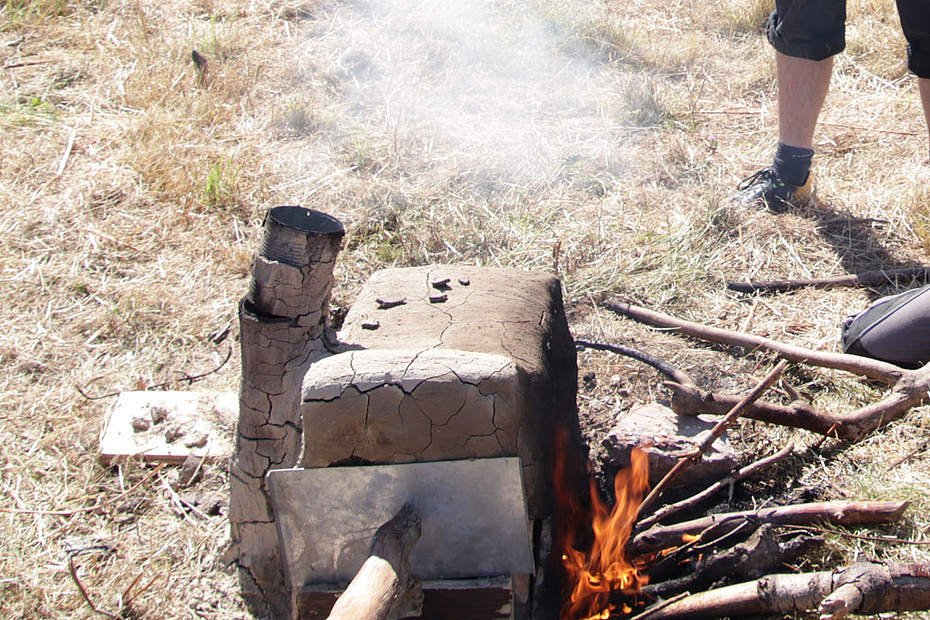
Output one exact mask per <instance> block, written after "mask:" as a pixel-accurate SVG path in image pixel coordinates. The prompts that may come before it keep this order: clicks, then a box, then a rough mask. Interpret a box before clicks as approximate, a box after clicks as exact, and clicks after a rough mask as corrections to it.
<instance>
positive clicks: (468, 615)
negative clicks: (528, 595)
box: [297, 577, 513, 620]
mask: <svg viewBox="0 0 930 620" xmlns="http://www.w3.org/2000/svg"><path fill="white" fill-rule="evenodd" d="M340 592H341V590H338V589H335V588H326V587H320V586H315V587H314V586H310V587H306V588H304V589H303V590H301V591H300V593H299V594H298V595H297V618H298V620H316V619H318V618H319V619H322V618H326V617H327V616H329V612H330V610H331V609H332V608H333V605H334V604H335V602H336V599H337V598H338V597H339V594H340ZM512 603H513V594H512V592H511V586H510V578H509V577H492V578H487V579H458V580H441V581H425V582H423V614H422V615H421V616H420V617H421V618H429V619H430V620H477V619H481V620H491V619H497V618H500V619H505V618H511V617H512Z"/></svg>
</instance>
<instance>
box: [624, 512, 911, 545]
mask: <svg viewBox="0 0 930 620" xmlns="http://www.w3.org/2000/svg"><path fill="white" fill-rule="evenodd" d="M909 505H910V502H906V501H905V502H851V501H834V502H815V503H810V504H794V505H790V506H773V507H772V508H763V509H761V510H743V511H740V512H729V513H724V514H716V515H710V516H708V517H702V518H700V519H694V520H692V521H685V522H682V523H673V524H671V525H654V526H652V527H651V528H649V529H648V530H646V531H645V532H642V533H640V534H637V535H636V536H635V537H633V538H632V539H630V541H629V543H627V552H628V553H629V554H630V555H631V556H632V557H637V556H640V555H643V554H646V553H649V552H651V551H658V550H660V549H666V548H668V547H672V546H675V545H678V544H680V543H681V537H682V536H683V535H685V534H697V533H700V532H702V531H704V530H706V529H707V528H708V527H710V526H712V525H720V526H721V528H722V530H723V529H726V527H730V526H732V527H734V528H735V527H737V526H738V525H739V524H740V523H742V522H743V521H745V520H747V519H752V520H755V521H758V522H760V523H772V524H775V525H788V524H790V525H806V524H809V523H818V522H826V523H832V524H834V525H861V524H875V523H893V522H895V521H897V520H898V519H900V518H901V515H902V514H903V513H904V511H905V510H907V507H908V506H909ZM722 530H721V531H722ZM721 535H722V534H721Z"/></svg>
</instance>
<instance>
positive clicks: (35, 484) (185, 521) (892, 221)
mask: <svg viewBox="0 0 930 620" xmlns="http://www.w3.org/2000/svg"><path fill="white" fill-rule="evenodd" d="M768 10H769V8H768V4H767V3H766V2H761V1H760V0H751V1H750V2H739V1H737V0H702V1H701V2H661V1H658V0H633V1H631V2H627V3H618V2H605V1H602V0H486V1H483V2H463V3H455V2H442V1H440V0H425V1H422V2H413V1H412V0H394V1H390V0H371V1H370V2H366V1H363V0H357V1H356V0H347V1H346V2H335V1H331V0H303V1H302V0H165V1H163V2H159V3H152V2H147V1H145V0H4V1H3V2H2V3H0V208H2V212H3V217H2V219H0V231H2V233H0V283H2V303H0V395H2V402H3V405H2V409H0V445H2V450H0V498H2V499H0V534H2V537H3V541H4V542H3V544H2V546H0V615H2V616H3V617H8V618H90V617H96V616H98V615H100V614H98V613H96V612H95V611H94V610H93V609H91V607H90V606H89V605H88V603H87V602H86V601H85V600H84V598H83V597H82V595H81V593H80V592H79V590H78V584H79V583H80V584H81V585H82V586H83V588H84V589H85V591H86V594H87V596H88V597H89V598H90V599H91V600H92V601H93V603H94V604H95V605H96V606H97V607H98V608H99V609H100V610H102V611H106V612H109V613H113V614H117V613H120V614H122V615H123V616H124V617H127V618H192V617H197V618H246V617H250V616H248V613H247V612H246V611H245V609H244V608H243V607H242V605H241V604H240V602H239V600H238V598H237V596H236V594H235V587H236V584H235V579H234V576H233V575H232V574H231V573H229V572H227V571H224V570H223V564H222V553H223V544H224V540H225V537H226V518H225V513H221V514H219V515H216V516H209V517H208V518H205V519H204V518H200V517H198V516H196V515H194V514H191V513H189V512H183V511H180V510H179V509H177V507H176V505H175V503H173V499H172V495H171V494H170V493H169V491H168V483H169V481H170V480H169V479H170V476H171V472H170V471H169V469H164V470H157V471H156V470H152V469H151V468H146V467H144V466H142V465H140V464H139V463H136V462H124V463H120V464H118V465H116V466H113V467H103V466H101V465H100V464H99V463H98V462H97V459H96V449H97V438H98V433H99V431H100V428H101V425H102V422H103V419H104V415H105V412H106V410H107V408H108V407H109V406H111V405H112V402H113V398H112V397H102V398H96V397H97V396H104V395H107V394H112V393H114V392H119V391H121V390H132V389H142V388H145V387H147V386H154V385H166V386H168V387H172V388H176V389H187V388H188V387H191V388H192V389H218V390H235V389H236V388H237V382H238V362H237V359H238V351H237V350H236V349H235V347H236V343H235V342H234V338H235V332H236V325H235V309H236V303H237V301H238V299H239V298H240V297H241V296H242V295H243V294H244V293H245V290H246V287H247V275H248V267H249V260H250V257H251V253H252V251H253V250H254V249H255V244H256V239H257V235H258V231H259V227H260V223H261V218H262V216H263V214H264V212H265V210H266V209H267V208H269V207H271V206H275V205H280V204H301V205H304V206H308V207H312V208H315V209H319V210H321V211H325V212H328V213H330V214H332V215H334V216H336V217H339V218H340V219H342V220H343V221H344V222H345V223H346V225H347V228H348V236H347V239H346V246H345V249H344V250H343V253H342V255H341V261H340V266H339V269H338V272H337V278H338V284H337V290H336V293H335V305H336V306H337V307H339V308H345V307H347V306H348V305H350V304H351V303H352V300H353V297H354V295H355V293H356V291H357V289H358V287H359V286H360V284H361V283H362V282H364V281H365V280H366V279H367V277H368V275H369V274H370V273H372V272H373V271H374V270H377V269H379V268H382V267H385V266H409V265H419V264H426V263H433V262H453V263H467V264H482V265H494V266H498V265H499V266H505V267H516V268H526V269H542V270H557V271H558V274H559V275H560V276H561V277H562V279H563V282H564V285H565V293H566V295H565V296H566V300H567V304H568V307H569V313H570V318H571V322H572V329H573V331H574V333H575V335H576V336H585V337H588V338H597V339H601V340H608V341H615V342H622V343H625V344H628V345H632V346H635V347H638V348H641V349H644V350H647V351H649V352H652V353H654V354H658V355H661V356H664V357H666V358H667V359H669V360H671V361H673V362H675V363H676V364H679V365H681V366H682V367H683V368H685V369H686V370H688V371H689V372H691V373H692V374H693V376H695V377H696V378H697V379H698V380H699V381H700V382H702V384H703V386H704V387H709V388H718V389H729V390H734V391H735V390H743V389H746V388H748V387H749V386H750V385H752V384H753V383H754V380H755V378H758V377H760V376H761V375H762V374H764V372H765V370H766V368H768V365H767V362H768V361H767V360H765V359H764V358H760V357H758V356H754V355H750V354H746V353H744V352H742V351H724V350H722V349H721V348H720V347H711V346H707V345H704V344H701V343H697V342H693V341H687V340H683V339H681V338H677V337H675V336H672V335H669V334H663V333H657V332H654V331H651V330H648V329H646V328H644V327H642V326H639V325H636V324H633V323H631V322H629V321H623V320H620V319H618V318H616V317H614V316H611V315H610V314H609V313H608V312H606V311H604V310H603V309H600V308H599V307H598V304H597V302H598V300H599V299H602V298H604V297H605V296H613V295H616V296H620V297H623V298H625V299H629V300H632V301H637V302H639V303H642V304H644V305H648V306H650V307H654V308H657V309H661V310H664V311H666V312H669V313H672V314H677V315H681V316H684V317H686V318H690V319H693V320H698V321H702V322H708V323H711V324H714V325H717V326H721V327H727V328H731V329H744V330H748V331H752V332H753V333H757V334H761V335H765V336H769V337H772V338H777V339H783V340H785V341H788V342H792V343H795V344H800V345H803V346H807V347H811V348H818V349H824V350H837V349H838V331H839V323H840V320H841V319H842V317H843V316H845V315H846V314H848V313H851V312H854V311H856V310H858V309H860V308H862V307H863V306H864V305H865V304H867V303H868V301H869V300H870V299H871V298H873V297H874V296H876V295H878V294H886V293H889V292H892V289H891V288H886V289H882V290H875V291H872V290H855V289H837V290H831V291H819V290H816V291H815V290H805V291H799V292H797V293H793V294H783V295H776V296H769V297H758V298H747V297H743V296H739V295H736V294H733V293H729V292H728V291H727V290H726V287H725V281H726V280H728V279H731V280H734V279H745V278H758V279H781V278H797V277H818V276H828V275H839V274H844V273H854V272H858V271H863V270H871V269H881V268H891V267H899V266H906V265H916V264H924V263H926V262H927V259H926V253H927V249H928V248H930V205H928V201H927V198H928V190H927V187H928V186H927V180H928V164H927V154H928V140H927V135H926V128H925V127H924V124H923V117H922V114H921V109H920V105H919V98H918V96H917V91H916V85H915V83H914V79H913V78H912V76H910V75H909V74H908V73H907V70H906V67H905V62H904V41H903V38H902V37H901V35H900V33H899V29H898V24H897V16H896V14H895V13H894V9H893V3H890V2H879V1H877V0H852V1H851V2H850V9H849V33H848V36H849V44H848V49H847V51H846V53H844V54H843V55H841V56H840V57H839V59H838V60H837V64H836V70H835V73H834V77H833V83H832V86H831V92H830V95H829V97H828V101H827V107H826V110H825V112H824V114H823V116H822V121H823V124H822V125H821V127H820V128H819V130H818V135H817V138H816V140H817V149H818V155H817V157H816V159H815V174H816V175H817V178H818V180H819V196H820V202H819V206H818V208H817V209H815V210H813V211H811V212H808V213H804V214H800V215H797V214H785V215H773V214H770V213H764V212H755V211H751V212H750V211H735V210H733V209H730V208H728V206H727V198H728V197H729V196H730V195H731V194H732V193H733V191H734V188H735V186H736V183H737V182H738V180H739V179H740V178H742V177H744V176H748V175H749V174H750V173H752V172H754V171H755V170H756V169H758V168H759V167H761V166H762V165H764V164H766V163H767V162H768V161H769V159H770V157H771V153H772V150H773V148H774V142H775V134H774V123H775V101H774V85H773V67H772V51H771V49H770V48H769V47H768V46H767V44H766V43H765V42H764V37H763V35H762V31H761V24H762V21H763V19H764V17H765V15H766V14H767V13H768ZM192 50H197V51H198V52H199V53H200V54H202V55H203V56H204V57H206V58H207V60H208V64H207V68H206V70H205V71H200V70H198V68H197V67H196V66H195V64H194V63H193V62H192ZM836 216H853V217H863V218H878V219H881V220H884V221H886V223H884V224H881V225H876V224H868V223H867V224H855V225H848V226H841V227H839V228H829V229H824V228H821V227H819V226H818V224H819V223H820V222H822V221H823V220H825V219H829V218H831V217H836ZM901 288H903V285H902V287H901ZM230 322H232V323H233V337H232V338H230V339H229V340H227V341H226V342H224V343H222V344H219V345H215V344H213V343H212V341H211V339H210V334H211V333H213V332H214V331H216V330H218V329H222V328H223V327H224V326H226V325H227V324H229V323H230ZM230 343H232V345H230ZM229 346H233V355H232V358H231V360H230V362H229V363H228V364H226V365H225V366H223V367H222V369H221V370H220V371H219V372H216V373H214V374H209V375H208V376H207V377H206V378H205V379H203V380H202V381H200V382H198V383H197V384H196V385H194V386H189V385H188V383H187V382H185V381H184V378H185V377H186V376H188V375H193V374H198V373H201V372H204V371H209V370H210V369H212V368H214V367H215V366H216V365H217V363H218V362H219V361H221V360H222V359H223V357H224V356H225V354H226V351H227V348H228V347H229ZM579 361H580V365H581V372H582V374H585V373H594V375H593V376H594V380H593V381H586V382H584V383H582V384H581V385H580V401H579V402H580V405H581V408H582V413H583V415H584V416H585V419H586V420H587V422H588V428H589V434H590V437H591V442H592V447H593V448H594V450H595V453H596V451H597V441H598V439H599V437H600V434H601V433H603V431H604V430H605V428H606V426H607V425H609V423H610V421H611V420H612V419H613V418H614V417H615V416H617V415H619V414H622V413H623V412H624V411H626V410H628V409H629V408H630V407H631V406H633V405H635V404H637V403H640V402H646V401H649V400H651V399H653V398H660V397H662V395H663V393H662V389H661V387H660V386H659V377H658V375H657V374H656V373H655V372H654V371H652V370H651V369H648V368H645V367H643V366H641V365H639V364H638V363H636V362H633V361H631V360H627V359H623V358H616V357H610V356H609V355H608V354H604V353H592V352H582V353H580V358H579ZM613 377H616V378H614V379H613V380H611V379H612V378H613ZM788 380H790V381H791V382H792V383H793V384H794V385H795V387H796V388H797V389H799V390H800V391H801V392H802V393H804V394H805V395H807V396H808V397H810V398H812V399H813V400H814V401H815V402H816V403H817V404H818V405H819V406H822V407H824V408H829V409H831V410H833V409H836V410H843V409H848V408H851V407H853V406H855V405H856V404H861V403H863V402H865V401H866V400H867V399H870V398H875V397H876V396H877V394H878V392H877V391H876V390H875V389H874V388H873V387H870V386H868V385H866V384H864V383H863V382H861V381H858V380H855V379H853V378H849V377H845V376H842V375H839V374H837V373H832V372H826V371H821V370H816V369H802V368H794V369H792V370H791V371H790V372H789V374H788ZM78 388H80V390H82V391H83V393H84V394H85V395H86V396H85V395H82V394H81V393H80V392H79V390H78ZM88 397H90V398H88ZM928 424H930V411H928V409H927V408H920V409H918V410H915V411H913V412H912V413H911V414H910V415H909V416H908V417H907V418H905V419H903V420H900V421H897V422H895V423H894V424H892V425H891V426H890V427H889V428H887V429H885V430H883V431H881V432H880V433H878V434H876V435H875V436H873V437H871V438H869V439H867V440H866V441H863V442H861V443H859V444H857V445H853V446H848V445H840V444H833V443H830V442H827V443H826V444H825V445H824V446H823V447H821V448H820V449H812V450H809V451H807V452H804V453H803V455H802V456H801V457H799V458H798V459H797V460H796V461H795V462H794V463H793V464H792V465H791V466H790V467H787V468H786V469H785V471H783V472H780V474H779V476H778V478H779V482H780V484H775V483H764V482H760V483H758V484H757V485H756V487H754V488H753V489H752V490H753V492H755V493H756V495H755V496H754V497H755V498H756V499H757V501H759V502H762V501H765V500H766V498H767V497H771V496H778V497H782V498H783V497H789V496H791V495H792V493H796V494H803V495H805V496H813V497H817V498H822V499H836V498H849V499H857V498H860V499H866V498H875V499H877V498H881V499H911V500H912V501H913V502H914V505H913V507H912V508H911V510H910V512H909V513H908V514H909V516H908V518H907V521H906V522H905V523H904V524H902V525H900V526H896V527H894V528H886V529H885V530H882V531H878V532H876V530H869V531H863V532H861V533H863V534H866V533H871V534H875V533H879V534H882V535H885V536H892V535H894V536H902V537H908V538H913V539H920V540H923V539H924V537H925V530H926V528H927V527H928V526H930V523H928V519H927V516H926V515H927V508H928V506H930V496H928V492H927V488H928V482H930V466H928V465H927V445H928V444H927V438H926V437H927V426H928ZM789 437H793V438H795V439H796V440H797V441H799V442H800V443H801V444H802V445H804V446H811V445H814V444H815V443H816V442H817V438H816V437H812V436H809V435H806V434H804V433H792V432H788V431H786V430H783V429H771V428H765V427H763V426H762V425H761V424H753V423H745V424H743V425H742V426H741V428H740V429H739V430H738V431H737V433H736V441H737V443H738V444H739V446H740V447H741V448H742V449H744V450H745V454H746V457H747V459H748V458H751V457H755V456H759V455H760V454H761V453H763V452H765V451H771V450H772V449H774V448H776V447H779V446H780V445H781V444H782V443H783V442H785V441H787V440H788V438H789ZM908 455H912V456H911V458H908V459H906V460H904V461H903V462H901V463H900V465H897V466H895V467H893V468H892V467H891V465H892V464H893V463H896V462H897V461H899V460H900V459H902V458H903V457H905V456H908ZM206 474H207V475H206V477H205V479H204V480H203V481H202V482H201V483H199V484H198V485H197V486H196V487H195V488H194V489H193V490H194V491H197V492H207V491H218V492H221V493H223V492H225V472H224V471H223V467H221V466H216V467H213V468H210V469H208V471H207V472H206ZM830 540H831V543H832V547H831V548H830V550H829V551H828V552H827V553H826V554H825V556H824V557H822V558H816V559H812V560H811V562H812V563H816V562H823V563H828V562H833V563H842V562H844V561H847V560H848V559H850V558H852V557H855V556H856V555H857V554H866V555H868V556H869V557H872V558H879V559H881V558H896V559H913V560H923V561H927V559H928V555H927V551H925V549H926V548H925V547H917V546H908V545H897V544H889V543H887V542H876V541H874V540H864V539H863V540H860V539H853V538H850V537H848V536H845V535H844V534H837V535H831V536H830ZM69 558H70V561H71V567H73V570H74V575H75V576H76V577H77V578H75V577H74V576H72V572H71V569H70V567H69ZM801 568H804V567H801ZM915 616H916V615H915Z"/></svg>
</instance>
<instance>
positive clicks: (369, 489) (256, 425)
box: [230, 207, 580, 619]
mask: <svg viewBox="0 0 930 620" xmlns="http://www.w3.org/2000/svg"><path fill="white" fill-rule="evenodd" d="M278 210H283V211H278ZM295 210H296V211H295ZM265 237H266V238H265V240H264V241H263V243H262V249H261V250H260V251H259V253H258V254H257V255H256V259H255V263H254V267H253V285H252V288H251V289H250V292H249V295H248V297H247V298H246V299H245V300H244V301H243V303H242V304H241V305H240V326H241V329H242V358H243V381H242V390H241V394H240V401H241V402H240V421H239V433H238V445H237V448H236V450H235V453H234V456H233V459H232V462H231V476H230V478H231V498H230V520H231V531H232V537H233V544H234V549H235V553H236V557H237V562H238V566H239V570H240V582H241V585H242V589H243V593H244V594H245V595H246V596H247V597H249V598H250V599H251V600H252V601H253V602H256V603H257V604H262V605H265V606H267V607H268V608H270V610H271V611H272V612H273V613H274V614H275V615H277V616H281V617H288V616H289V617H292V618H298V617H299V618H315V617H326V615H327V614H328V612H329V609H330V608H331V606H332V604H333V601H334V600H335V597H336V596H337V594H338V592H339V590H340V588H341V587H343V586H344V585H345V582H346V580H347V579H351V574H352V573H353V571H354V570H357V568H358V565H359V564H360V563H361V562H362V561H363V560H364V557H365V554H366V552H367V545H368V543H369V542H370V540H371V535H372V534H373V533H374V530H375V529H376V528H377V527H378V526H379V525H380V524H381V522H383V521H386V520H388V519H390V517H391V516H392V515H393V514H394V512H396V511H397V509H399V508H400V505H401V504H403V503H404V501H413V503H414V504H416V503H419V505H420V511H421V512H422V513H423V514H422V515H421V518H422V519H423V536H422V538H421V540H420V541H418V542H417V544H416V545H415V546H414V548H413V552H412V554H411V558H410V561H411V569H412V572H413V574H414V576H416V577H420V578H421V579H423V602H422V608H421V609H420V610H419V611H418V612H412V613H420V614H421V617H424V618H450V619H451V618H540V619H541V618H549V617H556V615H557V610H558V599H559V592H558V589H559V588H558V584H557V583H556V582H557V578H556V573H557V572H558V568H557V565H558V559H557V558H555V559H554V558H553V557H552V555H553V554H552V547H553V545H552V530H553V497H552V484H551V476H552V467H553V465H554V458H555V455H554V454H553V452H554V445H555V442H554V438H555V436H556V435H557V434H562V435H563V436H567V437H569V438H570V439H571V441H570V442H569V445H576V446H579V445H580V439H579V437H580V433H579V431H578V417H577V408H576V402H575V396H576V386H577V365H576V357H575V348H574V343H573V340H572V337H571V334H570V332H569V329H568V325H567V321H566V318H565V314H564V310H563V305H562V296H561V285H560V283H559V281H558V279H557V278H555V277H554V276H552V275H550V274H544V273H537V272H524V271H516V270H505V269H488V268H478V267H466V266H451V265H433V266H425V267H415V268H405V269H387V270H383V271H379V272H377V273H375V274H374V275H373V276H372V277H371V278H370V279H369V281H368V282H367V283H366V284H365V285H364V287H363V288H362V289H361V291H360V292H359V294H358V297H357V299H356V301H355V302H354V304H353V306H352V308H351V310H350V311H349V313H348V315H347V316H346V318H345V322H344V325H343V327H342V329H341V331H340V332H339V333H338V337H336V335H335V334H333V333H331V332H330V330H328V328H327V325H326V318H327V315H328V304H329V296H330V291H331V290H332V272H333V264H334V262H335V256H336V253H337V252H338V249H339V244H340V242H341V237H342V228H341V225H339V224H338V222H336V221H335V220H332V218H328V216H323V215H322V214H319V213H317V212H312V211H309V210H305V209H304V210H300V208H298V207H278V208H276V209H272V210H271V211H270V212H269V215H268V217H267V218H266V223H265ZM269 237H273V238H272V239H271V240H269ZM281 237H283V239H284V240H285V242H286V243H283V244H282V242H280V241H276V240H275V238H281ZM282 247H283V248H284V249H283V250H282V249H281V248H282ZM295 248H296V249H295ZM282 294H283V295H284V296H285V297H289V298H291V299H290V300H289V299H285V300H283V301H282V300H281V299H279V298H280V296H281V295H282ZM295 300H296V301H295ZM280 348H283V349H284V351H278V350H276V349H280ZM379 520H380V522H379ZM418 571H419V572H420V573H421V574H419V575H418V574H417V572H418Z"/></svg>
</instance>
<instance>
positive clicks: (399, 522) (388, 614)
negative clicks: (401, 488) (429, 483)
mask: <svg viewBox="0 0 930 620" xmlns="http://www.w3.org/2000/svg"><path fill="white" fill-rule="evenodd" d="M419 538H420V518H419V516H417V513H416V511H415V510H414V508H413V506H411V505H410V504H404V506H403V508H401V509H400V511H399V512H398V513H397V514H396V515H395V516H394V518H393V519H391V520H390V521H388V522H387V523H385V524H384V525H382V526H381V527H380V528H378V531H377V532H376V533H375V536H374V538H373V539H372V543H371V551H370V553H369V556H368V559H367V560H365V562H364V564H362V567H361V568H360V569H359V571H358V573H357V574H356V575H355V577H354V578H353V579H352V581H351V583H349V587H348V588H346V591H345V592H343V594H342V596H340V597H339V598H338V599H337V600H336V604H335V605H333V609H332V611H331V612H330V614H329V617H328V618H329V620H387V619H388V618H401V617H409V614H412V615H415V616H419V615H421V611H420V609H421V608H422V605H423V591H422V589H421V585H420V582H419V580H418V579H415V578H413V577H412V576H411V575H410V553H411V551H413V546H414V544H415V543H416V542H417V540H418V539H419ZM411 607H412V608H413V609H411Z"/></svg>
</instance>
